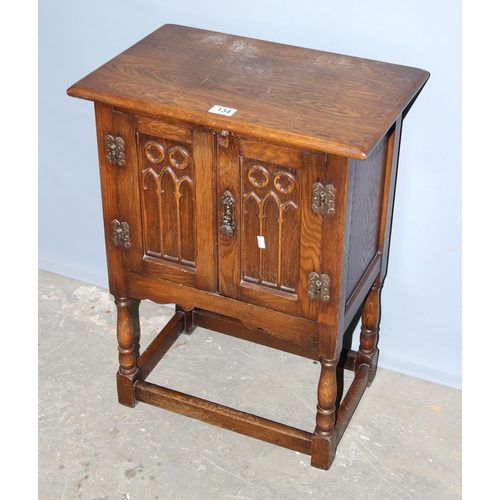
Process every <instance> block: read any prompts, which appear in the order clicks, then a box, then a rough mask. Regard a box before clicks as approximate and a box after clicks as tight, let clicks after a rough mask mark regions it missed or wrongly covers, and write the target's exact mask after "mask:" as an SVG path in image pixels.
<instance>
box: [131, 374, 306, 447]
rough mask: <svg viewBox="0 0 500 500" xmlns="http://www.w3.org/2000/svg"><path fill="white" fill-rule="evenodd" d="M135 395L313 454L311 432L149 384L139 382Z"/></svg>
mask: <svg viewBox="0 0 500 500" xmlns="http://www.w3.org/2000/svg"><path fill="white" fill-rule="evenodd" d="M134 395H135V397H136V399H137V400H138V401H142V402H143V403H148V404H151V405H153V406H158V407H159V408H163V409H165V410H169V411H173V412H175V413H180V414H181V415H185V416H188V417H192V418H196V419H198V420H202V421H203V422H207V423H209V424H212V425H216V426H218V427H222V428H225V429H228V430H231V431H234V432H239V433H240V434H244V435H246V436H251V437H254V438H257V439H261V440H263V441H267V442H269V443H273V444H277V445H279V446H282V447H284V448H288V449H291V450H295V451H298V452H300V453H305V454H307V455H310V454H311V439H312V435H311V433H309V432H305V431H302V430H299V429H295V428H294V427H290V426H288V425H284V424H280V423H278V422H274V421H272V420H268V419H265V418H262V417H257V416H256V415H252V414H250V413H245V412H242V411H239V410H235V409H233V408H229V407H227V406H222V405H219V404H217V403H213V402H211V401H206V400H204V399H200V398H197V397H195V396H190V395H188V394H184V393H182V392H177V391H174V390H172V389H167V388H166V387H161V386H158V385H155V384H151V383H149V382H143V381H138V382H136V384H135V386H134Z"/></svg>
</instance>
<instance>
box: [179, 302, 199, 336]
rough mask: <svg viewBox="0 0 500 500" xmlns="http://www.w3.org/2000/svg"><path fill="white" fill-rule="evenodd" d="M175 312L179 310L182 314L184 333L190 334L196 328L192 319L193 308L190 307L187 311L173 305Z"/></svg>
mask: <svg viewBox="0 0 500 500" xmlns="http://www.w3.org/2000/svg"><path fill="white" fill-rule="evenodd" d="M175 312H180V313H182V314H184V325H185V326H184V333H186V334H188V335H191V333H193V332H194V331H195V329H196V325H195V324H194V321H193V314H194V310H193V309H190V310H189V311H187V310H185V309H183V308H182V307H181V306H178V305H176V306H175Z"/></svg>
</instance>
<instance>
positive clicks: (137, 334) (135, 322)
mask: <svg viewBox="0 0 500 500" xmlns="http://www.w3.org/2000/svg"><path fill="white" fill-rule="evenodd" d="M140 305H141V301H140V300H138V299H131V303H130V315H131V317H132V326H133V328H134V349H135V359H136V361H137V360H138V359H139V356H140V354H141V323H140V320H139V306H140Z"/></svg>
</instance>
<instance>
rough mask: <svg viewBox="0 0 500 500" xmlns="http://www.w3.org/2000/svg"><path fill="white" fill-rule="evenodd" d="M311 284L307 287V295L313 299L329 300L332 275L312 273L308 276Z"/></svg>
mask: <svg viewBox="0 0 500 500" xmlns="http://www.w3.org/2000/svg"><path fill="white" fill-rule="evenodd" d="M308 280H309V286H308V287H307V295H309V298H310V299H312V300H317V299H319V300H321V301H322V302H328V301H329V300H330V283H331V280H330V277H329V276H328V274H321V275H320V274H318V273H314V272H313V273H311V274H310V275H309V277H308Z"/></svg>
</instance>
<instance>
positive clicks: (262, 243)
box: [257, 236, 266, 248]
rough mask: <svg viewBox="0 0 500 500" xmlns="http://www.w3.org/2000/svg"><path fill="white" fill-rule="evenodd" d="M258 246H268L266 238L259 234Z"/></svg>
mask: <svg viewBox="0 0 500 500" xmlns="http://www.w3.org/2000/svg"><path fill="white" fill-rule="evenodd" d="M257 246H258V247H259V248H266V240H265V239H264V236H257Z"/></svg>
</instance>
